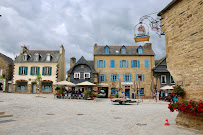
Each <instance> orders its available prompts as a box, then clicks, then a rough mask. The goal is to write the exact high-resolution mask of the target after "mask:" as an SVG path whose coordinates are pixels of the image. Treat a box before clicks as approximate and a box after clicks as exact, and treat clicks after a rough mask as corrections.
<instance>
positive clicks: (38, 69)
mask: <svg viewBox="0 0 203 135" xmlns="http://www.w3.org/2000/svg"><path fill="white" fill-rule="evenodd" d="M39 73H40V67H37V75H39Z"/></svg>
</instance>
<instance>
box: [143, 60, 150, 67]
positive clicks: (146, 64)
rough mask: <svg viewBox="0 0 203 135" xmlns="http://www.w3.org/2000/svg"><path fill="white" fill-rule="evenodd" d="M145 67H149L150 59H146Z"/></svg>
mask: <svg viewBox="0 0 203 135" xmlns="http://www.w3.org/2000/svg"><path fill="white" fill-rule="evenodd" d="M144 62H145V68H149V61H148V60H145V61H144Z"/></svg>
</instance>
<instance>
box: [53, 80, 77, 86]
mask: <svg viewBox="0 0 203 135" xmlns="http://www.w3.org/2000/svg"><path fill="white" fill-rule="evenodd" d="M55 84H56V85H61V86H75V84H74V83H72V82H68V81H61V82H57V83H55Z"/></svg>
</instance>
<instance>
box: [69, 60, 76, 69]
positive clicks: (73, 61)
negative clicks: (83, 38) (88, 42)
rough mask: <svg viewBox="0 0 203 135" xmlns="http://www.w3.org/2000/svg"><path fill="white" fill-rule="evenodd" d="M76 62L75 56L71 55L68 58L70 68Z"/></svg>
mask: <svg viewBox="0 0 203 135" xmlns="http://www.w3.org/2000/svg"><path fill="white" fill-rule="evenodd" d="M75 63H76V58H75V57H71V58H70V69H71V68H72V67H73V66H74V65H75Z"/></svg>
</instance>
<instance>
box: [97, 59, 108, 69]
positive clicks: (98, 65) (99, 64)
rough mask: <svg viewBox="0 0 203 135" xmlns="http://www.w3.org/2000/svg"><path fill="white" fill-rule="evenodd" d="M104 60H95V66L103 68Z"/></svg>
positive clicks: (104, 65)
mask: <svg viewBox="0 0 203 135" xmlns="http://www.w3.org/2000/svg"><path fill="white" fill-rule="evenodd" d="M105 67H106V61H105V60H97V68H105Z"/></svg>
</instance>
